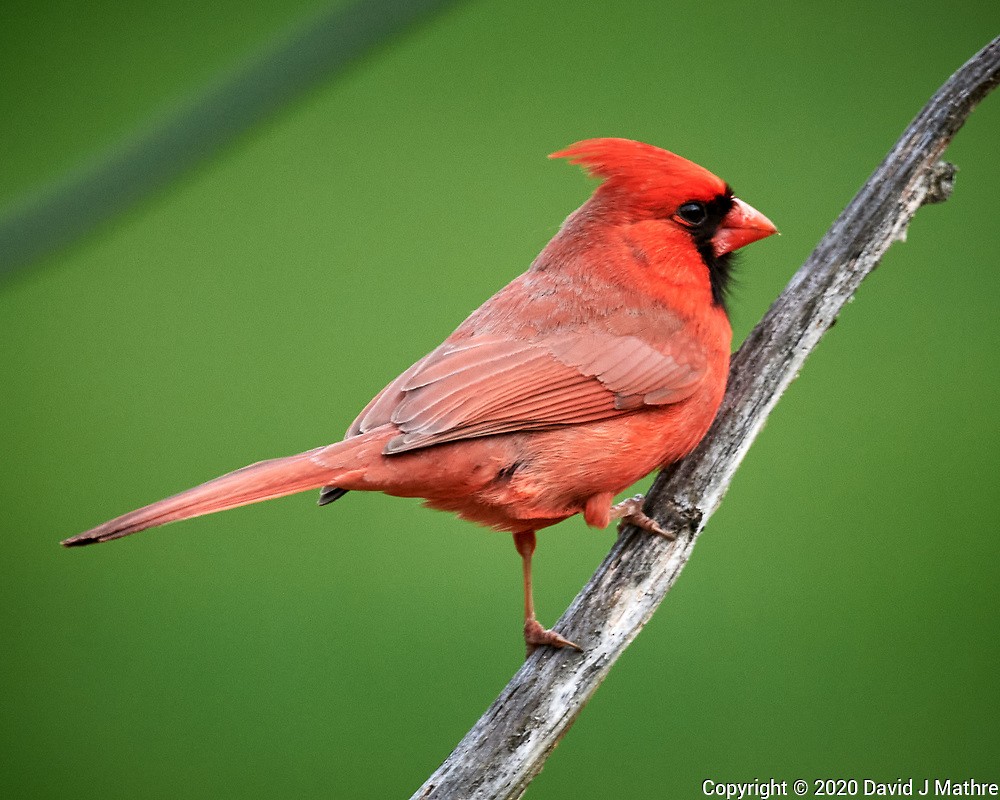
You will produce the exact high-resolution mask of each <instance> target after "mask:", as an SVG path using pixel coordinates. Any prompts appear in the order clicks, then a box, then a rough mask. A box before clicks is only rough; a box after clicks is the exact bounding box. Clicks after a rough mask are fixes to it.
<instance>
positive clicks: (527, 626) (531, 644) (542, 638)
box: [524, 619, 583, 657]
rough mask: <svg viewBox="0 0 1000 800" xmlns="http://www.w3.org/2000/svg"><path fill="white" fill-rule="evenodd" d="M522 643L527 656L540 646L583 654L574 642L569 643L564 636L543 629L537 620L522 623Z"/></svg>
mask: <svg viewBox="0 0 1000 800" xmlns="http://www.w3.org/2000/svg"><path fill="white" fill-rule="evenodd" d="M524 643H525V645H527V654H526V657H527V656H530V655H531V654H532V653H534V652H535V648H536V647H539V646H540V645H548V646H549V647H572V648H573V649H574V650H579V651H580V652H581V653H582V652H583V648H582V647H580V645H578V644H576V643H575V642H571V641H570V640H569V639H567V638H565V637H564V636H560V635H559V634H558V633H556V632H555V631H553V630H550V629H549V628H543V627H542V624H541V623H540V622H539V621H538V620H537V619H529V620H527V621H526V622H525V623H524Z"/></svg>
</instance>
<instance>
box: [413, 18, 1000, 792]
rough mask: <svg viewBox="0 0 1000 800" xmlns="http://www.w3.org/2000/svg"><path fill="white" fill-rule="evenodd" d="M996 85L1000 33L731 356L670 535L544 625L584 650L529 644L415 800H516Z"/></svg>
mask: <svg viewBox="0 0 1000 800" xmlns="http://www.w3.org/2000/svg"><path fill="white" fill-rule="evenodd" d="M998 82H1000V37H998V38H997V39H994V40H993V41H992V42H991V43H990V44H989V45H987V46H986V47H985V48H984V49H983V50H981V51H980V52H979V53H977V54H976V55H975V56H974V57H973V58H972V59H971V60H970V61H969V62H968V63H966V64H965V65H964V66H963V67H962V68H961V69H960V70H959V71H958V72H956V73H955V75H953V76H952V77H951V78H950V79H949V80H948V82H947V83H946V84H945V85H944V86H942V87H941V89H940V90H939V91H938V92H937V94H935V95H934V97H933V98H931V100H930V102H929V103H928V104H927V105H926V106H925V108H924V109H923V111H921V112H920V114H919V115H918V116H917V118H916V119H915V120H914V121H913V122H912V123H911V124H910V126H909V128H907V129H906V131H905V132H904V134H903V136H902V138H901V139H900V140H899V142H898V143H897V144H896V146H895V147H894V148H893V149H892V151H891V152H890V153H889V155H888V156H886V158H885V160H884V161H883V162H882V164H881V165H880V166H879V168H878V169H877V170H876V171H875V172H874V174H873V175H872V176H871V178H869V179H868V182H867V183H866V184H865V185H864V187H862V189H861V191H860V192H859V193H858V194H857V196H856V197H855V198H854V200H852V201H851V203H850V204H849V205H848V206H847V208H846V209H844V211H843V213H842V214H841V215H840V217H838V219H837V220H836V222H834V223H833V226H832V227H831V228H830V230H829V231H828V232H827V234H826V236H824V237H823V240H822V241H821V242H820V243H819V245H818V246H817V248H816V249H815V250H814V251H813V253H812V255H811V256H810V257H809V259H808V261H806V263H805V264H804V265H803V266H802V267H801V269H799V271H798V272H797V273H796V274H795V276H794V277H793V278H792V280H791V282H790V283H789V284H788V286H787V287H786V288H785V290H784V291H783V292H782V294H781V296H780V297H779V298H778V299H777V300H776V301H775V302H774V304H773V305H772V306H771V308H770V310H769V311H768V312H767V314H765V316H764V318H763V319H762V320H761V322H760V324H758V325H757V327H756V328H754V330H753V331H752V332H751V334H750V335H749V336H748V337H747V340H746V341H745V342H744V343H743V346H742V347H741V348H740V350H739V352H738V353H737V354H736V356H735V357H734V359H733V363H732V369H731V371H730V376H729V387H728V389H727V392H726V397H725V400H724V401H723V404H722V408H721V410H720V412H719V415H718V417H717V419H716V420H715V423H714V425H713V426H712V429H711V431H709V433H708V436H707V437H706V438H705V440H704V441H703V442H702V443H701V445H700V446H699V447H698V449H697V450H696V451H695V452H694V453H692V454H691V455H690V456H688V457H687V458H686V459H684V461H682V462H680V463H679V464H677V465H675V466H674V467H672V468H671V469H669V470H665V471H664V472H662V473H661V474H660V475H659V476H658V477H657V479H656V481H655V483H654V484H653V488H652V490H651V491H650V493H649V497H648V498H647V502H646V512H647V513H648V514H650V516H653V517H655V518H656V519H657V520H659V521H660V523H661V524H662V525H663V526H664V527H665V528H667V529H668V530H672V531H673V532H675V533H676V534H677V537H678V538H677V540H676V541H675V542H668V541H666V540H664V539H661V538H658V537H655V536H650V535H648V534H645V533H640V532H637V531H635V530H626V531H625V532H624V533H623V535H622V536H620V537H619V539H618V541H617V543H616V544H615V545H614V547H613V548H612V549H611V552H610V553H609V554H608V556H607V558H605V559H604V562H603V563H602V564H601V565H600V567H598V569H597V571H596V572H595V573H594V575H593V577H592V578H591V579H590V581H589V583H587V585H586V586H585V587H584V588H583V590H582V591H581V592H580V594H579V595H577V597H576V599H575V600H574V601H573V603H572V604H571V605H570V607H569V608H568V609H567V611H566V613H565V614H563V616H562V618H561V619H560V620H559V622H558V623H557V624H556V626H555V627H556V629H557V630H558V631H559V632H560V633H562V634H563V635H565V636H566V637H568V638H569V639H571V640H573V641H575V642H579V643H580V644H581V645H583V646H584V648H585V652H583V653H577V652H575V651H570V650H559V651H557V650H552V649H549V648H540V649H539V650H538V651H536V652H535V653H534V655H532V656H531V658H529V659H528V660H527V661H526V662H525V663H524V666H522V667H521V669H519V670H518V671H517V673H516V674H515V675H514V677H513V678H512V679H511V681H510V683H509V684H508V685H507V687H506V688H505V689H504V690H503V692H502V693H501V695H500V696H499V697H498V698H497V699H496V700H495V701H494V703H493V705H491V706H490V708H489V709H488V710H487V711H486V713H485V714H484V715H483V716H482V718H481V719H480V720H479V721H478V722H477V723H476V725H475V726H474V727H473V728H472V730H471V731H469V733H468V734H466V736H465V738H464V739H463V740H462V741H461V742H460V743H459V745H458V747H456V748H455V751H454V752H453V753H452V754H451V755H450V756H449V757H448V759H447V760H446V761H445V762H444V763H443V764H442V765H441V766H440V767H439V768H438V770H437V771H436V772H435V773H434V774H433V775H431V777H430V778H428V779H427V782H426V783H424V785H423V786H421V787H420V789H419V790H418V791H417V793H416V794H414V795H413V797H414V798H421V800H429V799H430V798H463V799H464V798H516V797H520V796H521V795H522V794H523V793H524V791H525V789H526V788H527V786H528V783H529V782H530V781H531V779H532V778H534V776H535V775H536V774H538V772H539V770H540V769H541V768H542V764H543V763H544V762H545V759H546V758H547V757H548V755H549V753H550V752H551V751H552V748H553V747H555V745H556V743H557V742H558V741H559V739H560V737H561V736H562V735H563V734H564V733H565V732H566V730H567V729H568V728H569V726H570V724H571V723H572V722H573V720H574V719H575V718H576V716H577V714H579V713H580V711H581V709H582V708H583V706H584V705H585V704H586V702H587V701H588V700H589V699H590V697H591V695H593V693H594V692H595V691H596V690H597V687H598V686H599V685H600V684H601V681H603V680H604V677H605V676H606V675H607V674H608V672H609V670H610V669H611V666H612V665H613V664H614V662H615V661H616V660H617V658H618V656H620V655H621V654H622V652H623V651H624V650H625V648H626V647H628V645H629V644H630V643H631V641H632V640H633V639H634V638H635V637H636V635H638V633H639V631H640V630H641V629H642V627H643V626H644V625H645V624H646V622H647V621H648V620H649V618H650V617H651V616H652V614H653V612H654V611H655V610H656V608H657V606H658V605H659V604H660V602H661V601H662V600H663V597H664V596H665V595H666V593H667V591H669V589H670V587H671V586H672V585H673V583H674V581H675V580H676V579H677V576H678V575H679V574H680V571H681V569H683V567H684V564H685V563H686V562H687V560H688V557H689V555H690V554H691V548H692V547H694V544H695V541H697V538H698V536H699V535H700V533H701V531H702V529H703V528H704V526H705V522H706V521H707V520H708V518H709V516H710V515H711V514H712V512H713V511H715V509H716V508H717V507H718V505H719V503H720V502H721V500H722V496H723V495H724V494H725V492H726V489H727V487H728V486H729V482H730V481H731V480H732V477H733V474H734V473H735V472H736V469H737V467H738V466H739V463H740V461H741V460H742V458H743V456H744V454H745V453H746V451H747V450H748V448H749V447H750V444H751V443H752V442H753V440H754V438H755V437H756V435H757V433H758V432H759V431H760V429H761V427H762V426H763V424H764V421H765V420H766V419H767V416H768V414H770V412H771V409H772V408H773V407H774V405H775V403H777V401H778V398H779V397H780V396H781V394H782V393H783V392H784V391H785V389H786V387H787V386H788V384H789V383H791V381H792V379H793V378H795V376H796V374H798V371H799V369H800V368H801V367H802V364H803V362H804V361H805V359H806V356H808V355H809V353H810V352H811V351H812V349H813V348H814V347H815V346H816V345H817V343H818V342H819V340H820V338H821V337H822V335H823V334H824V333H825V332H826V330H827V329H828V328H829V327H830V326H831V325H832V324H833V322H834V320H835V319H836V317H837V314H838V312H839V311H840V309H841V308H842V307H843V306H844V304H845V303H846V302H847V301H848V300H849V299H850V298H851V296H852V295H853V294H854V291H855V290H856V289H857V287H858V285H859V284H860V283H861V281H862V279H864V277H865V276H866V275H867V274H868V273H869V272H871V271H872V270H873V269H874V268H875V267H876V266H877V265H878V263H879V260H880V259H881V258H882V255H883V254H884V253H885V251H886V250H887V249H888V248H889V246H890V245H891V244H892V243H893V242H894V241H896V240H897V239H901V238H903V237H904V235H905V233H906V227H907V225H908V224H909V222H910V219H911V218H912V217H913V215H914V214H915V213H916V211H917V209H918V208H920V206H921V205H923V204H924V203H933V202H940V201H942V200H945V199H946V198H947V197H948V195H949V194H950V192H951V188H952V180H953V178H954V173H955V170H954V167H952V166H951V165H949V164H944V163H941V162H940V161H939V160H938V159H939V158H940V156H941V154H942V152H943V151H944V149H945V147H947V145H948V143H949V142H950V141H951V139H952V137H953V136H954V135H955V133H956V132H957V131H958V129H959V128H960V127H961V126H962V123H963V122H964V121H965V119H966V117H968V115H969V113H970V112H971V111H972V110H973V108H975V106H976V105H977V104H978V103H979V101H980V100H982V99H983V98H984V97H985V96H986V95H987V94H988V93H989V92H990V91H991V90H992V89H993V88H994V87H995V86H996V85H997V83H998Z"/></svg>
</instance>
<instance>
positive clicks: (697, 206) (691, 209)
mask: <svg viewBox="0 0 1000 800" xmlns="http://www.w3.org/2000/svg"><path fill="white" fill-rule="evenodd" d="M677 216H678V217H680V218H681V219H682V220H684V222H686V223H688V225H701V223H703V222H704V221H705V220H706V219H707V218H708V209H706V208H705V204H704V203H697V202H691V203H685V204H684V205H682V206H681V207H680V208H678V209H677Z"/></svg>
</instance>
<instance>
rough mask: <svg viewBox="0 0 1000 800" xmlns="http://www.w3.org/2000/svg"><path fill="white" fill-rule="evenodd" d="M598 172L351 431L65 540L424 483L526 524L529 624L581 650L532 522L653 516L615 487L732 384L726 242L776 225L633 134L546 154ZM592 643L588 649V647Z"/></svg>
mask: <svg viewBox="0 0 1000 800" xmlns="http://www.w3.org/2000/svg"><path fill="white" fill-rule="evenodd" d="M552 157H553V158H568V159H570V161H571V162H572V163H575V164H581V165H583V166H584V167H585V168H586V169H587V171H588V172H589V173H590V174H591V175H595V176H598V177H600V178H603V179H604V180H603V183H601V185H600V186H599V187H598V188H597V190H596V191H595V192H594V194H593V195H592V196H591V198H590V199H589V200H588V201H587V202H586V203H584V204H583V205H582V206H581V207H580V208H579V209H577V210H576V211H575V212H574V213H572V214H571V215H570V216H569V217H568V218H567V219H566V221H565V222H564V223H563V225H562V227H561V228H560V230H559V232H558V233H557V234H556V235H555V237H554V238H553V239H552V241H550V242H549V243H548V245H546V247H545V249H544V250H542V252H541V253H540V254H539V256H538V257H537V258H536V259H535V261H534V263H532V265H531V267H530V268H529V269H528V271H527V272H525V273H524V274H523V275H521V276H520V277H518V278H515V279H514V280H513V281H512V282H511V283H510V284H508V285H507V286H505V287H504V288H503V289H501V290H500V291H499V292H497V294H495V295H494V296H493V297H492V298H490V299H489V300H487V301H486V303H484V304H483V305H482V306H481V307H480V308H479V309H477V310H476V311H474V312H473V313H472V315H471V316H470V317H469V318H468V319H466V320H465V322H463V323H462V324H461V325H459V326H458V328H457V329H456V330H455V332H454V333H452V334H451V336H449V337H448V338H447V339H446V340H445V341H444V343H443V344H442V345H441V346H440V347H438V348H437V349H436V350H434V351H432V352H431V353H430V354H429V355H427V356H425V357H424V358H422V359H421V360H420V361H418V362H417V363H416V364H414V365H413V366H412V367H410V368H409V369H408V370H406V371H405V372H404V373H403V374H402V375H400V376H399V377H398V378H396V380H394V381H393V382H392V383H390V384H389V385H388V386H387V387H386V388H385V389H383V390H382V391H381V392H380V393H379V394H378V396H376V397H375V399H374V400H372V401H371V402H370V403H369V404H368V406H367V407H366V408H365V409H364V410H363V411H362V412H361V414H360V415H359V416H358V418H357V419H356V420H355V421H354V422H353V424H352V425H351V427H350V428H348V430H347V435H346V437H345V438H344V440H343V441H341V442H337V443H336V444H331V445H328V446H326V447H318V448H316V449H315V450H309V451H308V452H305V453H300V454H299V455H294V456H288V457H287V458H278V459H274V460H271V461H262V462H260V463H258V464H252V465H250V466H248V467H244V468H243V469H239V470H236V471H235V472H231V473H229V474H228V475H223V476H222V477H220V478H216V479H215V480H213V481H209V482H208V483H204V484H202V485H201V486H197V487H195V488H193V489H189V490H188V491H186V492H182V493H180V494H178V495H175V496H173V497H170V498H167V499H166V500H161V501H159V502H158V503H153V504H152V505H148V506H145V507H144V508H140V509H138V510H137V511H133V512H131V513H129V514H125V515H124V516H121V517H118V518H116V519H113V520H111V521H110V522H105V523H104V524H103V525H99V526H98V527H96V528H94V529H92V530H90V531H87V532H86V533H81V534H80V535H78V536H74V537H73V538H71V539H67V540H66V541H64V542H63V544H64V545H66V546H68V547H74V546H77V545H84V544H91V543H93V542H106V541H109V540H111V539H117V538H119V537H121V536H126V535H128V534H130V533H135V532H137V531H141V530H144V529H145V528H151V527H154V526H156V525H163V524H165V523H167V522H175V521H177V520H181V519H187V518H189V517H197V516H199V515H201V514H209V513H212V512H215V511H224V510H226V509H230V508H235V507H237V506H242V505H246V504H248V503H255V502H257V501H260V500H269V499H271V498H275V497H283V496H284V495H288V494H293V493H295V492H301V491H305V490H307V489H319V488H322V493H321V495H320V500H319V502H320V504H321V505H323V504H326V503H329V502H332V501H333V500H336V499H338V498H340V497H342V496H343V495H344V494H345V493H346V492H348V491H353V490H363V491H379V492H385V493H386V494H390V495H396V496H398V497H422V498H424V499H425V500H426V503H427V505H429V506H430V507H432V508H438V509H443V510H447V511H454V512H455V513H456V514H458V515H459V516H460V517H462V518H464V519H468V520H471V521H472V522H478V523H479V524H480V525H485V526H486V527H489V528H493V529H495V530H499V531H508V532H510V533H512V534H513V535H514V543H515V545H516V547H517V550H518V552H519V553H520V555H521V558H522V562H523V568H524V595H525V597H524V607H525V624H524V638H525V641H526V643H527V645H528V649H529V652H530V650H531V649H532V648H533V647H534V646H536V645H540V644H547V645H552V646H555V647H565V646H571V647H578V646H577V645H575V644H573V643H572V642H570V641H568V640H567V639H565V638H563V637H562V636H560V635H559V634H558V633H555V632H554V631H550V630H546V629H544V628H543V627H542V626H541V625H540V624H539V623H538V621H537V620H536V619H535V613H534V607H533V603H532V595H531V556H532V553H533V552H534V549H535V531H537V530H538V529H540V528H545V527H547V526H549V525H554V524H555V523H557V522H560V521H562V520H564V519H566V518H567V517H571V516H573V515H574V514H580V513H582V514H583V517H584V519H585V520H586V522H587V524H588V525H592V526H595V527H598V528H603V527H605V526H606V525H607V524H608V522H609V521H610V520H611V519H614V518H624V519H627V520H629V521H631V522H635V523H637V524H639V525H640V526H642V527H645V528H647V529H649V530H652V531H658V526H657V525H656V523H655V522H654V521H653V520H651V519H649V518H648V517H646V516H645V515H644V514H642V512H641V511H640V510H639V505H638V503H637V502H636V501H635V500H633V501H626V502H625V503H620V504H618V505H612V502H613V498H614V496H615V495H616V494H617V493H619V492H621V491H622V490H624V489H625V488H626V487H628V486H630V485H631V484H633V483H634V482H635V481H637V480H639V479H640V478H642V477H643V476H645V475H647V474H648V473H650V472H651V471H652V470H654V469H655V468H657V467H660V466H664V465H666V464H670V463H671V462H674V461H677V460H678V459H680V458H682V457H683V456H685V455H686V454H687V453H689V452H690V451H691V450H692V449H694V447H695V445H697V444H698V442H699V441H700V440H701V438H702V437H703V436H704V435H705V432H706V431H707V430H708V427H709V425H710V424H711V422H712V419H713V418H714V417H715V413H716V411H717V410H718V407H719V403H720V402H721V401H722V395H723V393H724V391H725V388H726V377H727V375H728V371H729V349H730V342H731V339H732V330H731V329H730V326H729V319H728V317H727V316H726V309H725V304H724V300H725V292H726V286H727V283H728V280H729V275H730V267H731V254H732V252H733V251H734V250H736V249H737V248H740V247H742V246H743V245H746V244H749V243H750V242H754V241H757V240H758V239H762V238H764V237H766V236H770V235H771V234H772V233H775V232H776V229H775V227H774V225H773V224H772V223H771V222H770V220H768V219H767V218H766V217H765V216H764V215H763V214H761V213H760V212H758V211H756V210H755V209H753V208H751V207H750V206H749V205H747V204H746V203H744V202H743V201H742V200H739V199H737V198H736V197H734V196H733V192H732V190H731V189H730V188H729V186H728V185H727V184H726V183H725V182H723V181H722V180H720V179H719V178H717V177H716V176H715V175H713V174H712V173H710V172H708V171H707V170H705V169H703V168H702V167H699V166H698V165H697V164H694V163H692V162H690V161H687V160H686V159H683V158H681V157H680V156H677V155H674V154H673V153H670V152H667V151H666V150H661V149H660V148H658V147H653V146H652V145H648V144H643V143H641V142H633V141H630V140H628V139H590V140H587V141H583V142H578V143H577V144H574V145H572V146H571V147H568V148H567V149H565V150H562V151H560V152H558V153H554V154H553V155H552ZM578 649H579V648H578Z"/></svg>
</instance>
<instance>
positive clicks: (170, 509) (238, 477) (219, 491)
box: [63, 443, 343, 547]
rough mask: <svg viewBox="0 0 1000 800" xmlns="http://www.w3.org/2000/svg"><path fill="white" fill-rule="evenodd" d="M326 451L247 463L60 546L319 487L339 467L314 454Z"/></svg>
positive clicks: (113, 536)
mask: <svg viewBox="0 0 1000 800" xmlns="http://www.w3.org/2000/svg"><path fill="white" fill-rule="evenodd" d="M339 444H343V443H339ZM338 449H339V448H338ZM330 450H331V448H330V447H318V448H316V449H315V450H308V451H307V452H305V453H299V454H298V455H294V456H288V457H287V458H275V459H272V460H270V461H261V462H260V463H258V464H251V465H250V466H248V467H243V469H238V470H236V471H235V472H230V473H229V474H227V475H223V476H222V477H220V478H216V479H215V480H211V481H209V482H208V483H203V484H201V486H195V487H194V488H193V489H188V490H187V491H186V492H181V493H180V494H175V495H174V496H173V497H168V498H167V499H165V500H160V501H159V502H157V503H152V504H151V505H148V506H144V507H143V508H140V509H137V510H136V511H132V512H130V513H128V514H123V515H122V516H120V517H116V518H115V519H113V520H109V521H108V522H105V523H104V524H103V525H98V526H97V527H96V528H93V529H91V530H89V531H86V532H84V533H81V534H79V535H77V536H74V537H72V538H70V539H66V540H65V541H64V542H63V545H64V546H66V547H79V546H81V545H85V544H95V543H96V542H108V541H111V540H112V539H120V538H121V537H122V536H128V535H129V534H130V533H136V532H138V531H142V530H145V529H146V528H153V527H155V526H157V525H165V524H166V523H168V522H176V521H177V520H181V519H190V518H191V517H200V516H201V515H202V514H211V513H213V512H216V511H226V510H228V509H230V508H237V507H238V506H245V505H249V504H250V503H257V502H260V501H261V500H273V499H274V498H276V497H284V496H285V495H289V494H295V493H296V492H304V491H306V490H308V489H319V488H321V487H323V486H326V485H328V484H329V483H331V482H332V481H333V480H334V479H335V478H336V476H337V472H338V470H337V469H333V468H331V466H330V465H329V464H327V465H324V464H323V463H322V462H321V461H320V460H318V459H314V458H313V456H315V455H318V454H319V453H320V452H321V451H327V452H329V451H330Z"/></svg>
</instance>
